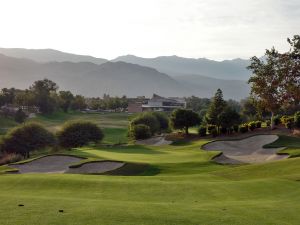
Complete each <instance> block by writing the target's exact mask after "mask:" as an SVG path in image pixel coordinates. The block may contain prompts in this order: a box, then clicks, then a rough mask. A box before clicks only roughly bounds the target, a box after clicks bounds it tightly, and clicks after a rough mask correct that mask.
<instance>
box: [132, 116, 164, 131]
mask: <svg viewBox="0 0 300 225" xmlns="http://www.w3.org/2000/svg"><path fill="white" fill-rule="evenodd" d="M138 124H144V125H146V126H148V127H149V128H150V131H151V134H152V135H153V134H155V133H156V132H158V131H159V130H160V122H159V121H158V119H157V117H156V116H154V115H153V114H152V113H151V112H146V113H142V114H140V115H138V116H137V117H135V118H134V119H133V120H132V121H131V124H130V127H132V126H134V125H138Z"/></svg>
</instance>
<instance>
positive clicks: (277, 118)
mask: <svg viewBox="0 0 300 225" xmlns="http://www.w3.org/2000/svg"><path fill="white" fill-rule="evenodd" d="M273 121H274V125H275V126H277V125H279V124H280V116H278V115H277V116H274V119H273Z"/></svg>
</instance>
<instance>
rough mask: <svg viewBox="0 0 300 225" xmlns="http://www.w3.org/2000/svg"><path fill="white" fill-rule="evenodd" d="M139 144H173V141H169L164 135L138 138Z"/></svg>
mask: <svg viewBox="0 0 300 225" xmlns="http://www.w3.org/2000/svg"><path fill="white" fill-rule="evenodd" d="M135 143H136V144H138V145H152V146H161V145H169V144H172V141H167V140H166V139H165V137H164V136H158V137H152V138H148V139H146V140H138V141H136V142H135Z"/></svg>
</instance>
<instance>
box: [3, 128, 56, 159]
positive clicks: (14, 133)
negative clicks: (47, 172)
mask: <svg viewBox="0 0 300 225" xmlns="http://www.w3.org/2000/svg"><path fill="white" fill-rule="evenodd" d="M54 144H55V138H54V135H53V134H52V133H50V132H49V131H47V130H46V129H45V128H43V127H42V126H40V125H38V124H34V123H29V124H25V125H21V126H18V127H16V128H14V129H12V130H10V131H9V132H8V133H7V134H6V135H5V136H4V138H3V139H2V142H1V143H0V149H1V151H2V152H6V153H15V154H20V155H22V156H23V157H24V158H28V157H29V155H30V152H31V151H35V150H40V149H43V148H45V147H48V146H53V145H54Z"/></svg>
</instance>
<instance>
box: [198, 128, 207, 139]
mask: <svg viewBox="0 0 300 225" xmlns="http://www.w3.org/2000/svg"><path fill="white" fill-rule="evenodd" d="M198 134H199V136H200V137H204V136H206V127H205V126H200V127H199V128H198Z"/></svg>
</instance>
